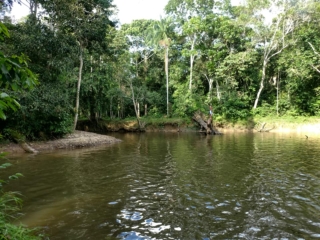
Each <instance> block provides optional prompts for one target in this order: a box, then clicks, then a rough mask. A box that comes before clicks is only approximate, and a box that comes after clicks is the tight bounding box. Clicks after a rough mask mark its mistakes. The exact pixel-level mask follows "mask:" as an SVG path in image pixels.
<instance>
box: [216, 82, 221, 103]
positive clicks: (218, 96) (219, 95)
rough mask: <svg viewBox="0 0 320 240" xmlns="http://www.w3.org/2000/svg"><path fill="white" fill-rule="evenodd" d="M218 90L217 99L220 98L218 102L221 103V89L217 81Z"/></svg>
mask: <svg viewBox="0 0 320 240" xmlns="http://www.w3.org/2000/svg"><path fill="white" fill-rule="evenodd" d="M216 89H217V98H218V100H219V102H220V100H221V92H220V87H219V83H218V81H217V80H216Z"/></svg>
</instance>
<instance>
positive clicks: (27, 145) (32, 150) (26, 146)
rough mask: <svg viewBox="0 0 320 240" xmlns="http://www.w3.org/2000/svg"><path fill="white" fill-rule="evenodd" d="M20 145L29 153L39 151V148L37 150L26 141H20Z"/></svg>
mask: <svg viewBox="0 0 320 240" xmlns="http://www.w3.org/2000/svg"><path fill="white" fill-rule="evenodd" d="M19 145H20V147H21V148H22V149H23V150H25V151H26V152H27V153H38V151H37V150H35V149H34V148H33V147H31V146H30V145H29V144H28V143H26V142H19Z"/></svg>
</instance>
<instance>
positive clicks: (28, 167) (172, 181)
mask: <svg viewBox="0 0 320 240" xmlns="http://www.w3.org/2000/svg"><path fill="white" fill-rule="evenodd" d="M112 136H115V137H117V138H120V139H122V140H123V141H122V142H120V143H116V144H114V145H110V146H101V147H97V148H90V149H81V150H69V151H56V152H47V153H40V154H37V155H28V154H23V155H11V156H10V155H9V156H8V159H7V160H6V162H10V163H12V164H13V166H12V167H10V168H8V169H7V170H6V172H5V175H6V176H8V175H10V174H13V173H16V172H20V173H22V174H23V175H24V177H22V178H20V179H19V180H17V181H15V182H12V183H11V184H10V187H9V189H8V190H14V191H19V192H21V193H22V195H23V200H24V203H23V209H22V214H21V217H20V219H19V221H20V222H22V223H23V224H25V225H27V226H30V227H35V226H40V227H42V228H43V231H44V232H45V233H46V234H47V235H48V236H49V237H50V239H51V240H57V239H63V240H73V239H95V240H100V239H126V240H132V239H183V240H188V239H202V240H207V239H320V136H318V135H316V134H313V135H312V134H311V135H309V136H308V138H307V137H306V136H305V135H302V134H294V133H284V134H281V133H227V134H224V135H221V136H205V135H200V134H198V133H141V134H137V133H126V134H113V135H112ZM1 161H2V162H3V161H4V160H1ZM1 174H3V170H2V172H1Z"/></svg>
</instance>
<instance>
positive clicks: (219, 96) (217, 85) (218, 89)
mask: <svg viewBox="0 0 320 240" xmlns="http://www.w3.org/2000/svg"><path fill="white" fill-rule="evenodd" d="M210 80H211V79H210ZM216 89H217V98H218V100H219V102H220V100H221V92H220V88H219V83H218V81H217V80H216Z"/></svg>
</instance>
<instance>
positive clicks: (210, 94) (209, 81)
mask: <svg viewBox="0 0 320 240" xmlns="http://www.w3.org/2000/svg"><path fill="white" fill-rule="evenodd" d="M204 76H205V77H206V79H207V81H208V85H209V100H210V102H211V101H212V84H213V79H212V78H209V77H208V76H207V74H204Z"/></svg>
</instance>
